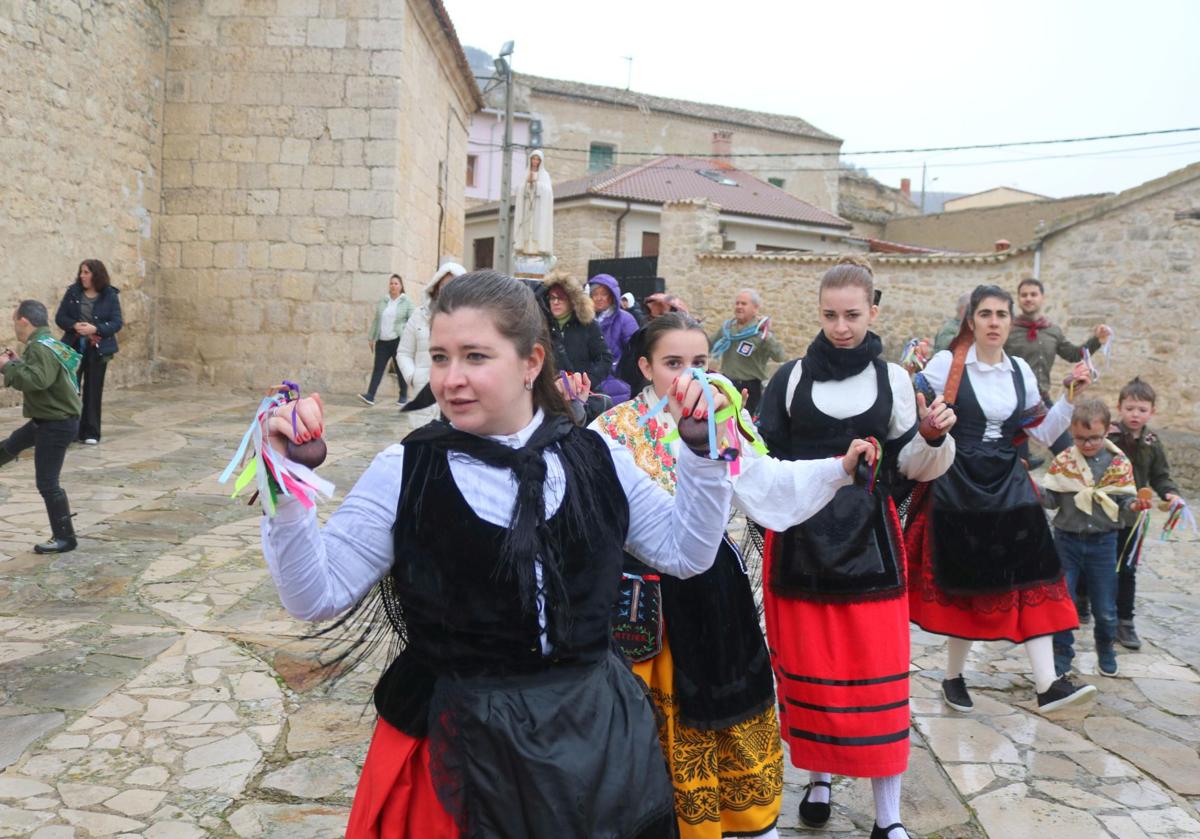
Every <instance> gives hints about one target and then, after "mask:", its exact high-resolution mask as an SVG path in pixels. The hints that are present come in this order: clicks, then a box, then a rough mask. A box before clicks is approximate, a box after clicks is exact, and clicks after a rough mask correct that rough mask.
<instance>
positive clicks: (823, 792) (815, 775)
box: [808, 772, 833, 804]
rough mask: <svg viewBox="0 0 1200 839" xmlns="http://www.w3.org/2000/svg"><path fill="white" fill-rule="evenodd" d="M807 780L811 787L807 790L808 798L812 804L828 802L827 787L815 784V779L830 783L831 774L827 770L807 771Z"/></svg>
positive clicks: (831, 779) (831, 780)
mask: <svg viewBox="0 0 1200 839" xmlns="http://www.w3.org/2000/svg"><path fill="white" fill-rule="evenodd" d="M808 781H809V783H811V784H812V787H811V788H809V790H808V800H809V801H811V802H812V803H813V804H828V803H829V787H819V786H817V781H824V782H825V783H827V784H828V783H832V782H833V776H832V775H830V774H829V773H828V772H809V773H808Z"/></svg>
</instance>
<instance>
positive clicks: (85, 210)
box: [0, 0, 168, 404]
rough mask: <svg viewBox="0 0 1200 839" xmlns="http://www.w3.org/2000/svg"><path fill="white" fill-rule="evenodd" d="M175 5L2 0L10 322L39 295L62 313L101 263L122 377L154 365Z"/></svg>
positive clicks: (2, 286)
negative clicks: (116, 327)
mask: <svg viewBox="0 0 1200 839" xmlns="http://www.w3.org/2000/svg"><path fill="white" fill-rule="evenodd" d="M167 5H168V4H167V2H166V0H138V2H130V3H101V2H97V0H47V2H36V3H34V2H15V3H14V2H9V3H0V56H2V60H0V103H2V104H0V184H3V187H2V188H0V264H3V265H4V269H5V270H4V276H3V278H0V307H2V308H3V311H4V313H5V314H4V318H5V323H7V318H8V312H10V311H11V310H12V307H13V306H15V305H16V303H17V302H18V301H20V300H21V299H23V298H30V297H32V298H36V299H39V300H41V301H43V302H44V303H45V304H46V306H47V308H48V309H49V313H50V317H51V319H53V317H54V311H55V309H56V308H57V306H58V303H59V301H60V300H61V299H62V295H63V292H64V291H65V290H66V287H67V286H68V285H69V284H70V283H71V282H73V281H74V278H75V273H76V270H77V269H78V266H79V263H80V261H82V260H84V259H99V260H101V261H102V262H104V264H105V266H106V267H107V268H108V271H109V275H110V276H111V277H112V281H113V284H114V285H115V286H117V287H118V288H119V289H120V290H121V305H122V309H123V313H124V318H125V328H124V329H123V330H122V331H121V333H120V336H119V340H120V347H121V350H120V354H119V355H118V356H117V359H116V361H114V362H113V363H112V364H111V365H110V366H109V368H108V382H109V383H110V384H112V385H118V386H119V385H123V384H134V383H140V382H145V381H148V380H149V379H150V378H151V375H152V372H153V370H152V368H153V358H154V322H155V311H154V308H155V306H154V298H155V295H156V289H157V284H158V279H159V268H158V262H159V257H158V250H157V246H156V241H157V229H156V226H157V216H158V211H159V200H160V186H159V185H160V171H161V157H162V121H163V79H164V71H165V68H164V65H165V60H166V45H167ZM4 332H5V334H6V335H7V336H8V337H6V338H3V339H0V342H2V343H3V344H5V345H8V346H12V347H14V348H15V347H16V338H15V337H13V336H12V333H11V327H10V326H5V327H4ZM55 334H58V331H57V329H55ZM0 393H2V395H0V402H2V403H3V404H15V403H16V402H18V401H19V400H20V394H18V393H16V392H15V391H10V390H4V391H2V392H0Z"/></svg>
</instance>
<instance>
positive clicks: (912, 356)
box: [900, 338, 929, 373]
mask: <svg viewBox="0 0 1200 839" xmlns="http://www.w3.org/2000/svg"><path fill="white" fill-rule="evenodd" d="M924 347H925V342H924V341H922V340H921V339H920V338H911V339H909V342H908V343H907V344H905V345H904V352H902V353H900V366H901V367H903V368H904V369H905V370H907V371H908V372H910V373H919V372H920V371H922V370H924V369H925V365H926V364H928V363H929V358H928V357H927V356H926V355H925V352H924Z"/></svg>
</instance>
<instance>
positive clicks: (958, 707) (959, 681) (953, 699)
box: [942, 676, 975, 714]
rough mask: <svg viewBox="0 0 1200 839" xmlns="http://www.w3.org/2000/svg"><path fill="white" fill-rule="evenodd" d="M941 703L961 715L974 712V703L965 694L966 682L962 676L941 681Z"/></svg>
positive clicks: (969, 695)
mask: <svg viewBox="0 0 1200 839" xmlns="http://www.w3.org/2000/svg"><path fill="white" fill-rule="evenodd" d="M942 701H943V702H945V703H946V704H947V705H949V706H950V707H951V708H953V709H954V710H955V711H959V712H960V713H963V714H969V713H971V712H972V711H974V710H975V702H974V700H972V699H971V694H969V693H967V682H966V680H965V679H964V678H963V677H962V676H959V677H957V678H954V679H943V680H942Z"/></svg>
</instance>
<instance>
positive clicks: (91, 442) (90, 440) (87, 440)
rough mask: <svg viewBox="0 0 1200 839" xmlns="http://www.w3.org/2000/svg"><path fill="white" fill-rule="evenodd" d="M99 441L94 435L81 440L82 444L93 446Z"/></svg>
mask: <svg viewBox="0 0 1200 839" xmlns="http://www.w3.org/2000/svg"><path fill="white" fill-rule="evenodd" d="M99 443H100V441H99V440H97V439H96V438H95V437H85V438H84V440H83V444H84V445H85V446H95V445H98V444H99Z"/></svg>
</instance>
